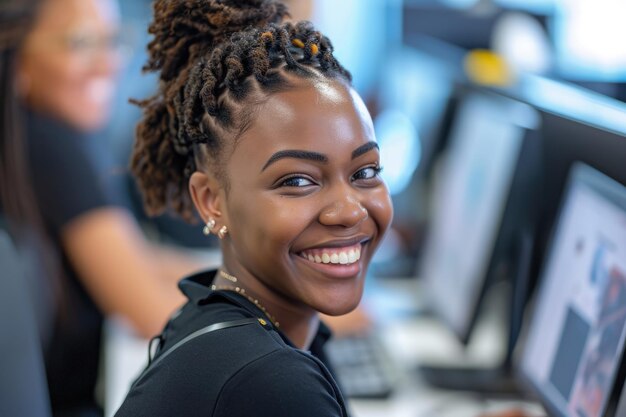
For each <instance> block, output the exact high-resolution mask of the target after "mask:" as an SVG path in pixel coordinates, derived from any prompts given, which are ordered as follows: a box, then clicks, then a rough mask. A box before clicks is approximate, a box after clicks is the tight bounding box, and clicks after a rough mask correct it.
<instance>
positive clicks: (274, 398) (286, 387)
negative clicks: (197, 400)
mask: <svg viewBox="0 0 626 417" xmlns="http://www.w3.org/2000/svg"><path fill="white" fill-rule="evenodd" d="M325 372H326V371H325V370H324V369H322V367H321V366H320V365H319V364H318V363H317V362H316V361H314V360H313V359H312V358H310V357H307V356H306V355H305V354H304V353H300V352H294V351H286V350H279V351H276V352H274V353H272V354H269V355H266V356H263V357H261V358H259V359H257V360H256V361H254V362H252V363H250V364H248V365H247V366H246V367H245V368H243V369H242V370H241V371H240V372H238V373H237V374H236V375H234V376H233V377H232V378H231V379H230V380H229V381H228V383H227V384H226V385H225V386H224V388H223V389H222V392H221V393H220V395H219V399H218V402H217V404H216V406H215V411H214V413H213V417H226V416H228V417H244V416H245V417H249V416H255V415H258V416H260V415H263V416H272V417H293V416H298V417H341V416H346V415H347V413H346V410H345V409H344V408H343V406H342V405H341V403H340V401H338V397H339V396H340V395H341V394H340V393H339V392H337V391H336V390H335V389H334V388H333V386H332V384H331V383H330V382H329V381H328V379H327V378H328V376H327V375H325Z"/></svg>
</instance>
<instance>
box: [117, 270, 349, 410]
mask: <svg viewBox="0 0 626 417" xmlns="http://www.w3.org/2000/svg"><path fill="white" fill-rule="evenodd" d="M213 277H214V272H204V273H200V274H196V275H194V276H192V277H190V278H187V279H185V280H183V281H181V283H180V284H179V287H180V289H181V290H182V291H183V293H184V294H185V295H186V296H187V297H188V299H189V301H188V302H187V304H185V306H183V308H182V309H181V310H180V311H179V312H178V313H177V314H176V315H175V316H174V318H173V319H172V320H170V322H169V323H168V325H167V326H166V327H165V330H164V332H163V333H162V339H161V340H162V341H161V345H160V347H159V349H158V352H157V354H156V356H155V358H154V361H153V364H152V365H151V366H148V368H147V370H146V371H145V372H144V373H143V374H142V376H141V377H140V378H139V379H138V380H137V381H136V382H135V384H134V385H133V387H132V388H131V390H130V393H129V394H128V396H127V398H126V400H125V401H124V403H123V404H122V406H121V407H120V409H119V410H118V412H117V414H116V417H125V416H203V417H208V416H213V417H226V416H228V417H239V416H241V417H244V416H245V417H250V416H272V417H281V416H285V417H287V416H289V417H293V416H299V417H306V416H311V417H313V416H315V417H331V416H332V417H340V416H347V412H346V407H345V404H344V401H343V398H342V396H341V393H340V391H339V388H338V386H337V384H336V382H335V380H334V378H333V377H332V375H331V372H330V371H329V369H328V367H327V365H326V358H325V355H324V352H323V345H324V343H325V342H326V341H327V340H328V338H329V337H330V331H329V330H328V328H327V327H326V326H324V325H323V324H320V328H319V330H318V332H317V334H316V336H315V338H314V340H313V343H312V344H311V348H310V351H304V350H301V349H298V348H296V347H295V346H294V345H293V343H291V342H290V341H289V339H288V338H287V337H286V336H285V335H284V334H283V333H282V332H280V330H278V329H276V328H274V327H273V326H272V325H271V323H270V321H269V319H268V318H267V317H266V316H265V315H264V314H263V312H262V311H261V310H259V308H258V307H256V306H255V305H254V304H253V303H251V302H250V301H248V300H247V298H245V297H243V296H241V295H239V294H238V293H235V292H231V291H212V290H211V288H210V285H211V282H212V281H213ZM245 318H263V319H264V320H261V321H255V320H252V321H253V322H254V323H252V324H249V325H243V326H237V327H230V328H226V329H220V330H216V331H213V332H210V333H206V334H203V335H202V336H198V337H196V338H194V339H192V340H191V341H189V342H187V343H185V344H183V345H180V346H179V347H178V348H177V349H175V350H173V351H172V352H171V353H168V354H167V357H164V358H163V360H159V355H160V354H163V352H168V350H169V349H170V348H171V347H172V346H174V345H175V344H176V343H178V342H180V341H181V340H183V339H184V338H185V337H187V336H189V335H190V334H192V333H194V332H195V331H197V330H199V329H202V328H204V327H206V326H208V325H211V324H215V323H224V322H232V321H237V320H241V319H245ZM261 322H263V323H264V324H262V323H261Z"/></svg>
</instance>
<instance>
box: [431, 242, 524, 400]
mask: <svg viewBox="0 0 626 417" xmlns="http://www.w3.org/2000/svg"><path fill="white" fill-rule="evenodd" d="M516 240H517V242H518V245H517V248H516V250H515V253H516V256H515V260H516V263H515V265H516V267H515V271H516V272H515V274H514V276H513V278H512V279H511V280H510V281H511V291H510V301H509V303H508V305H509V306H510V309H509V326H508V329H507V331H508V337H507V341H506V354H505V357H504V359H503V361H502V363H501V364H499V365H496V366H494V367H489V368H487V367H477V366H445V365H421V366H420V367H419V373H420V379H422V380H424V381H426V382H427V383H429V384H430V385H432V386H435V387H438V388H442V389H448V390H458V391H472V392H476V393H480V394H485V395H486V396H498V397H500V396H515V397H518V398H519V397H520V396H521V395H522V392H521V389H520V387H519V385H518V383H517V382H516V380H515V378H514V375H513V350H514V348H515V343H516V342H517V338H518V336H519V333H520V330H521V325H522V317H523V314H524V306H525V304H526V300H527V296H528V282H529V277H530V266H531V260H532V253H533V243H534V239H533V235H532V233H521V234H520V235H519V236H518V238H517V239H516Z"/></svg>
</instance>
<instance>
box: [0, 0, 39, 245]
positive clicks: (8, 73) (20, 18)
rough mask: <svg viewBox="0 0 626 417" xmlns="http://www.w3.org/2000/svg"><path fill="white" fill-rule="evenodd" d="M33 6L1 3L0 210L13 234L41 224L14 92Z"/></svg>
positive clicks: (19, 2)
mask: <svg viewBox="0 0 626 417" xmlns="http://www.w3.org/2000/svg"><path fill="white" fill-rule="evenodd" d="M34 6H36V4H35V1H33V0H29V1H23V0H22V1H19V0H16V1H11V0H0V28H2V29H0V207H2V210H3V211H4V214H5V215H6V217H7V219H9V220H10V223H9V226H10V227H11V228H12V229H13V231H14V232H17V230H16V228H17V229H20V228H23V227H26V225H29V226H28V227H32V226H38V225H41V220H40V216H39V213H38V210H37V206H36V204H35V196H34V192H33V189H32V187H31V185H30V181H29V174H28V168H27V158H26V151H25V143H24V140H23V136H24V134H23V128H24V120H23V112H22V111H21V109H20V104H19V102H18V100H17V91H16V89H17V80H16V66H17V60H18V54H19V48H20V46H21V44H22V42H23V40H24V38H25V36H26V34H27V31H28V29H29V28H30V27H31V25H32V24H33V22H34V19H35V13H36V7H34ZM16 234H17V235H18V236H19V233H16Z"/></svg>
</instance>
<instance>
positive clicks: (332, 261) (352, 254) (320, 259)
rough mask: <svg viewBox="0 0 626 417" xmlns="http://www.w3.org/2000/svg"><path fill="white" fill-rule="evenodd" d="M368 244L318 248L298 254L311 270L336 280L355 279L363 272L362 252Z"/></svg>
mask: <svg viewBox="0 0 626 417" xmlns="http://www.w3.org/2000/svg"><path fill="white" fill-rule="evenodd" d="M365 244H366V242H363V243H361V242H359V243H356V244H351V245H345V246H336V247H318V248H313V249H306V250H303V251H301V252H299V253H298V255H299V258H300V259H301V261H302V262H304V264H305V265H306V266H308V267H309V268H313V269H314V270H316V271H318V272H321V273H323V274H324V275H327V276H331V277H334V278H353V277H356V276H358V275H359V273H360V272H361V268H362V265H361V262H359V261H360V259H361V252H362V251H363V247H364V245H365Z"/></svg>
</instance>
